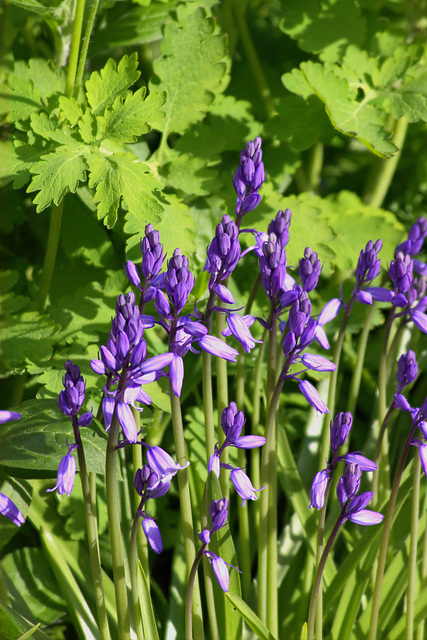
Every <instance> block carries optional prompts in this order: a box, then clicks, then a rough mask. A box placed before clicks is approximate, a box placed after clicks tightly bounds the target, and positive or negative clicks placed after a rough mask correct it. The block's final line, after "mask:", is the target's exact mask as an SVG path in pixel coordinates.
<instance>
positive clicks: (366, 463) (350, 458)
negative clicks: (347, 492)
mask: <svg viewBox="0 0 427 640" xmlns="http://www.w3.org/2000/svg"><path fill="white" fill-rule="evenodd" d="M339 460H345V461H346V463H347V464H350V465H351V464H353V465H357V466H358V467H360V470H361V471H375V469H376V468H377V465H376V464H375V462H372V460H369V459H368V458H366V457H365V456H364V455H362V454H361V453H347V454H346V455H345V456H343V458H339Z"/></svg>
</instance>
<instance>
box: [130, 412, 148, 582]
mask: <svg viewBox="0 0 427 640" xmlns="http://www.w3.org/2000/svg"><path fill="white" fill-rule="evenodd" d="M132 413H133V414H134V416H135V421H136V424H137V429H139V425H140V413H139V411H136V410H132ZM132 464H133V477H135V474H136V472H137V471H138V469H142V466H143V465H142V447H141V446H140V445H135V446H133V447H132ZM139 503H140V496H139V495H138V493H137V492H136V491H135V492H134V508H135V509H138V507H139ZM136 545H137V550H138V554H137V558H138V559H139V560H140V561H141V564H142V568H143V570H144V573H145V577H146V578H147V583H148V585H150V567H149V564H148V547H147V538H146V537H145V535H144V532H143V531H142V527H137V535H136Z"/></svg>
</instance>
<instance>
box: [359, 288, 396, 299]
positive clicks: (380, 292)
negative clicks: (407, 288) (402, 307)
mask: <svg viewBox="0 0 427 640" xmlns="http://www.w3.org/2000/svg"><path fill="white" fill-rule="evenodd" d="M366 291H367V292H368V293H369V294H370V295H371V296H372V298H373V299H374V300H378V302H391V301H392V300H393V298H394V293H393V291H389V290H388V289H385V288H384V287H368V288H367V289H366Z"/></svg>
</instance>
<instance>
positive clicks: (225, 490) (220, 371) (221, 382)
mask: <svg viewBox="0 0 427 640" xmlns="http://www.w3.org/2000/svg"><path fill="white" fill-rule="evenodd" d="M218 306H220V307H222V306H223V303H222V302H221V301H219V305H218ZM224 329H225V314H223V313H218V314H217V316H216V335H217V337H218V338H219V339H220V340H222V341H223V342H225V338H224V336H223V335H222V331H223V330H224ZM216 387H217V405H218V406H217V410H218V441H219V444H220V446H222V444H223V443H224V440H225V434H224V432H223V430H222V428H221V416H222V412H223V411H224V409H225V407H226V406H227V405H228V374H227V361H226V360H224V359H223V358H217V359H216ZM227 459H228V451H227V449H226V450H225V451H224V453H223V454H222V461H223V462H225V463H227ZM220 482H221V489H222V495H223V496H224V498H228V496H229V493H230V491H229V478H228V471H226V470H225V469H221V477H220Z"/></svg>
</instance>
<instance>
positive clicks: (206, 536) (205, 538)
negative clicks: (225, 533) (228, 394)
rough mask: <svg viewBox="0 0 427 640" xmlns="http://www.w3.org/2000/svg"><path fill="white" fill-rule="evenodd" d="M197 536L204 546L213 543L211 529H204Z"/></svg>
mask: <svg viewBox="0 0 427 640" xmlns="http://www.w3.org/2000/svg"><path fill="white" fill-rule="evenodd" d="M197 536H198V538H199V540H200V542H202V543H203V544H209V542H210V541H211V534H210V531H209V529H203V531H201V532H200V533H198V534H197Z"/></svg>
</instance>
